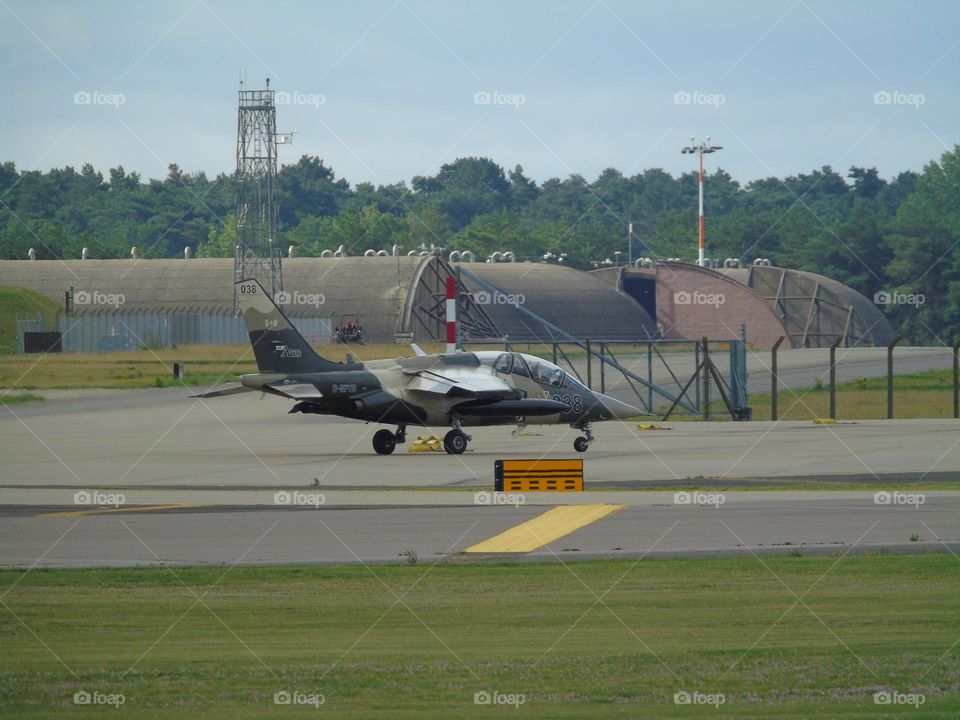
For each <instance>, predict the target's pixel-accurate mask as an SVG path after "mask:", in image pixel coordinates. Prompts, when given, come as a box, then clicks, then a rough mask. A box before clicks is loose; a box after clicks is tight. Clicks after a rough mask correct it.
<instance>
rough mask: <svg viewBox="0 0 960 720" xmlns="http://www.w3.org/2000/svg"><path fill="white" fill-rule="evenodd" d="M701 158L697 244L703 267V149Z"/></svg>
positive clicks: (699, 260) (699, 259)
mask: <svg viewBox="0 0 960 720" xmlns="http://www.w3.org/2000/svg"><path fill="white" fill-rule="evenodd" d="M697 154H698V155H699V156H700V182H699V186H700V187H699V191H700V232H699V238H698V242H697V265H699V266H700V267H703V148H702V147H701V148H700V152H699V153H697Z"/></svg>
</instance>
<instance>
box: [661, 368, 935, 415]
mask: <svg viewBox="0 0 960 720" xmlns="http://www.w3.org/2000/svg"><path fill="white" fill-rule="evenodd" d="M711 398H713V400H714V401H711V403H710V414H711V416H712V417H711V420H716V421H729V420H730V415H729V414H728V413H727V410H726V407H725V406H724V405H723V402H722V401H721V400H720V398H719V393H717V391H716V389H711ZM893 403H894V405H893V410H894V417H895V418H904V419H908V418H951V417H953V372H952V371H951V370H932V371H930V372H926V373H917V374H915V375H896V376H894V378H893ZM771 405H772V400H771V395H770V393H753V394H751V395H750V407H751V408H752V409H753V419H754V420H770V419H772V416H771V413H770V410H771ZM662 412H666V408H662ZM777 414H778V416H779V419H780V420H811V419H813V418H827V417H830V388H829V387H826V386H821V385H817V386H814V387H810V388H806V389H781V390H780V393H779V398H778V400H777ZM885 417H887V379H886V378H885V377H877V378H857V379H856V380H853V381H850V382H845V383H837V418H838V419H841V420H843V419H847V420H870V419H882V418H885ZM702 418H703V416H702V415H689V414H685V415H682V414H675V415H671V416H670V420H671V422H672V421H674V420H677V421H683V420H701V419H702Z"/></svg>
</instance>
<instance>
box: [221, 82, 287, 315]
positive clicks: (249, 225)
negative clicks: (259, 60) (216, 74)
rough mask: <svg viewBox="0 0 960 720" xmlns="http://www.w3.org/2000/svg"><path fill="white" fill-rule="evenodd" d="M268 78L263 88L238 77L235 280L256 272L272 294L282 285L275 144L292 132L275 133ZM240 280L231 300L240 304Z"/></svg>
mask: <svg viewBox="0 0 960 720" xmlns="http://www.w3.org/2000/svg"><path fill="white" fill-rule="evenodd" d="M274 100H275V98H274V92H273V90H271V89H270V78H267V86H266V89H265V90H246V89H244V87H243V82H242V81H241V83H240V91H239V105H238V109H237V245H236V252H235V255H234V263H233V269H234V280H235V281H237V282H239V281H240V280H243V279H244V278H256V279H257V280H259V281H260V284H261V285H263V287H264V288H266V289H267V290H268V291H269V292H270V293H271V294H272V295H273V297H274V298H277V297H278V293H280V291H281V290H283V274H282V267H281V262H280V248H278V247H277V244H278V243H277V240H276V230H277V203H276V199H275V197H274V188H275V186H276V182H277V146H278V145H280V144H286V143H289V142H291V141H292V139H293V134H292V133H285V134H283V135H277V108H276V104H275V102H274ZM238 300H239V299H238V297H237V291H236V286H234V297H233V305H234V309H235V310H238V309H239V302H238Z"/></svg>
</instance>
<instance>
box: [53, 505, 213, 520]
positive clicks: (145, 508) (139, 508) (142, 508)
mask: <svg viewBox="0 0 960 720" xmlns="http://www.w3.org/2000/svg"><path fill="white" fill-rule="evenodd" d="M195 507H203V505H181V504H174V505H129V506H127V507H117V508H87V509H86V510H65V511H63V512H52V513H40V514H39V515H37V517H80V516H81V515H97V514H100V513H118V512H149V511H151V510H179V509H181V508H195Z"/></svg>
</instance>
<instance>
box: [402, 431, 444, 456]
mask: <svg viewBox="0 0 960 720" xmlns="http://www.w3.org/2000/svg"><path fill="white" fill-rule="evenodd" d="M443 451H444V450H443V438H441V437H437V436H436V435H419V436H417V439H416V440H414V441H413V442H412V443H410V446H409V447H408V448H407V452H443Z"/></svg>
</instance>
